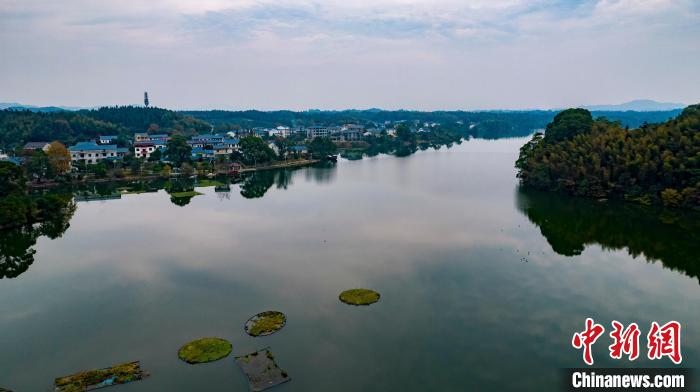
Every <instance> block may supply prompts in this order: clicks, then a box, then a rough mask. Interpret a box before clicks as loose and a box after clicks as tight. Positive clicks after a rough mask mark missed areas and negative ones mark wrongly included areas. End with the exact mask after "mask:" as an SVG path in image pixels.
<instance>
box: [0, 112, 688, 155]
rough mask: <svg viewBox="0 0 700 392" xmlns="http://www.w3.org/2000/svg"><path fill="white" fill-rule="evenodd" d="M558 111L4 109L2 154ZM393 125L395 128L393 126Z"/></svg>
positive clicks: (504, 125)
mask: <svg viewBox="0 0 700 392" xmlns="http://www.w3.org/2000/svg"><path fill="white" fill-rule="evenodd" d="M556 113H557V112H556V111H543V110H532V111H483V112H465V111H435V112H420V111H408V110H396V111H386V110H379V109H371V110H344V111H320V110H311V111H304V112H294V111H288V110H281V111H271V112H263V111H257V110H248V111H222V110H210V111H187V112H176V111H172V110H167V109H161V108H153V107H148V108H145V107H136V106H114V107H103V108H99V109H93V110H79V111H67V110H65V111H53V112H37V111H29V110H0V149H3V150H11V149H13V148H16V147H18V146H22V145H24V144H25V143H26V142H29V141H53V140H58V141H61V142H63V143H64V144H73V143H75V142H77V141H80V140H90V139H94V138H96V137H97V136H99V135H117V136H121V137H122V138H123V140H126V139H131V137H132V136H133V134H134V133H135V132H146V131H150V132H164V133H175V134H181V135H185V136H189V135H193V134H198V133H199V134H201V133H207V132H210V131H211V130H212V127H214V128H215V129H216V130H219V131H222V130H233V129H239V128H252V127H274V126H277V125H287V126H308V125H313V124H325V125H340V124H343V123H359V124H362V125H366V126H374V125H375V124H384V123H385V122H386V121H389V122H391V123H394V122H398V121H405V122H412V123H415V122H417V123H419V124H422V123H438V124H440V128H441V129H442V130H449V131H450V132H459V133H461V134H464V135H469V136H473V137H479V138H487V139H490V138H501V137H516V136H526V135H529V134H531V133H532V132H533V131H535V130H537V129H543V128H544V127H545V126H546V125H547V123H549V122H550V121H552V119H553V118H554V116H555V115H556ZM678 113H679V111H673V110H672V111H664V112H594V113H593V114H594V116H604V117H606V118H607V119H609V120H611V121H620V123H621V125H622V126H629V127H638V126H640V125H642V124H645V123H656V122H662V121H666V120H667V119H669V118H671V117H673V116H675V115H677V114H678ZM392 126H393V125H392Z"/></svg>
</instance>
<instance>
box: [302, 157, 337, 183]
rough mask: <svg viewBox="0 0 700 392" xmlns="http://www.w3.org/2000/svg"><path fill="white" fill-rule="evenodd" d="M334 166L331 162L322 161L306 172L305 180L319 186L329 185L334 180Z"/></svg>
mask: <svg viewBox="0 0 700 392" xmlns="http://www.w3.org/2000/svg"><path fill="white" fill-rule="evenodd" d="M335 175H336V164H335V162H331V161H322V162H319V163H317V164H315V165H314V166H313V167H311V168H309V169H307V170H306V179H307V180H309V179H310V180H313V181H316V182H318V183H320V184H325V183H330V182H332V181H333V180H335Z"/></svg>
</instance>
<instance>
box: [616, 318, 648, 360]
mask: <svg viewBox="0 0 700 392" xmlns="http://www.w3.org/2000/svg"><path fill="white" fill-rule="evenodd" d="M612 326H613V328H614V329H615V330H614V331H612V332H610V337H611V338H613V340H614V342H613V344H611V345H610V347H608V348H609V349H610V357H612V358H615V359H620V358H622V354H627V355H628V358H629V360H630V361H634V360H635V359H637V357H638V356H639V333H640V332H639V326H638V325H637V323H632V324H630V325H629V326H628V327H627V328H626V329H625V330H624V331H623V329H622V324H621V323H619V322H617V321H613V322H612Z"/></svg>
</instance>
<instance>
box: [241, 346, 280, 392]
mask: <svg viewBox="0 0 700 392" xmlns="http://www.w3.org/2000/svg"><path fill="white" fill-rule="evenodd" d="M236 363H237V364H238V366H239V367H240V368H241V370H243V373H244V374H245V375H246V377H248V384H249V386H250V390H251V391H253V392H259V391H264V390H266V389H268V388H272V387H274V386H275V385H279V384H282V383H285V382H287V381H290V380H291V378H289V375H288V374H287V372H285V371H284V370H282V369H280V367H279V366H277V362H276V361H275V356H274V355H273V354H272V351H270V348H269V347H267V348H264V349H262V350H259V351H256V352H253V353H250V354H248V355H244V356H241V357H236Z"/></svg>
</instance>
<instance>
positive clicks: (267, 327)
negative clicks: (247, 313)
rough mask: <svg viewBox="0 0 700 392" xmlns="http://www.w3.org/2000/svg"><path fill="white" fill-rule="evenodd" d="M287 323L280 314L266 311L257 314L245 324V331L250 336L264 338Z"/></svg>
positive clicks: (282, 314) (285, 318) (284, 317)
mask: <svg viewBox="0 0 700 392" xmlns="http://www.w3.org/2000/svg"><path fill="white" fill-rule="evenodd" d="M286 322H287V317H286V316H285V315H284V313H282V312H276V311H273V310H268V311H266V312H262V313H258V314H256V315H255V316H253V317H251V318H250V319H248V321H246V323H245V331H246V333H248V335H251V336H266V335H271V334H273V333H275V332H277V331H279V330H280V329H281V328H282V327H284V324H285V323H286Z"/></svg>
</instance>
